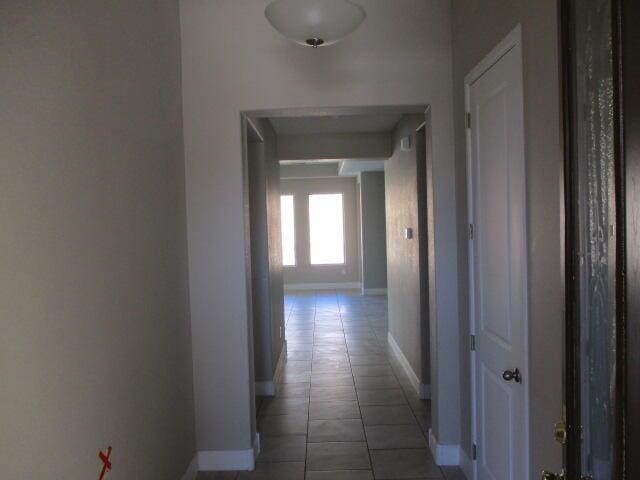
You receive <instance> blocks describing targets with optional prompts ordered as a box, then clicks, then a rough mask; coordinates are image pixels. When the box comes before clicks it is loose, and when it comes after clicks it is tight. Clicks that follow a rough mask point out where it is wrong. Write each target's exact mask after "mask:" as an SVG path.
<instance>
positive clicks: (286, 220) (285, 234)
mask: <svg viewBox="0 0 640 480" xmlns="http://www.w3.org/2000/svg"><path fill="white" fill-rule="evenodd" d="M280 215H281V218H282V265H284V266H285V267H292V266H294V265H295V264H296V227H295V220H294V210H293V195H282V196H281V197H280Z"/></svg>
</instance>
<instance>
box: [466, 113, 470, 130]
mask: <svg viewBox="0 0 640 480" xmlns="http://www.w3.org/2000/svg"><path fill="white" fill-rule="evenodd" d="M464 122H465V125H466V126H467V128H471V112H467V113H466V115H465V117H464Z"/></svg>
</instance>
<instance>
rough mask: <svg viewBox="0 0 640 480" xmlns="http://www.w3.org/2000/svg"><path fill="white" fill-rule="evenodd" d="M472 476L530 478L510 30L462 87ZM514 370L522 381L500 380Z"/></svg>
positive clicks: (514, 35) (519, 167)
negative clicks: (465, 124)
mask: <svg viewBox="0 0 640 480" xmlns="http://www.w3.org/2000/svg"><path fill="white" fill-rule="evenodd" d="M465 88H466V103H467V112H469V125H468V127H470V128H467V183H468V193H469V206H468V207H469V211H468V213H469V222H470V231H471V232H472V234H471V235H470V242H469V297H470V311H469V313H470V327H471V332H472V334H473V335H475V347H476V350H475V352H472V354H471V357H472V358H471V364H472V365H471V368H472V370H471V371H472V377H473V378H472V392H473V405H472V413H473V423H474V425H473V428H472V432H473V439H472V440H473V443H474V444H475V445H477V459H476V462H475V463H474V478H476V479H478V480H526V479H528V478H529V461H528V458H529V441H528V437H529V435H528V432H529V428H528V423H529V412H528V407H529V405H528V404H529V402H528V380H529V378H528V373H529V369H528V362H527V358H528V348H527V338H528V335H527V329H528V327H527V248H526V181H525V180H526V178H525V175H526V170H525V157H524V120H523V91H522V46H521V33H520V28H519V27H518V28H516V29H515V30H514V31H513V32H511V34H509V36H508V37H507V38H506V39H505V40H504V41H503V42H502V43H501V44H500V45H499V46H498V47H496V49H494V51H492V52H491V54H490V55H489V56H487V58H486V59H485V60H483V62H481V63H480V64H479V65H478V66H477V67H476V68H475V69H474V71H472V72H471V73H470V74H469V75H468V76H467V78H466V79H465ZM516 368H517V369H518V371H519V373H520V376H521V380H520V381H519V382H518V381H517V379H515V378H514V379H511V380H510V381H508V380H506V379H505V378H504V377H503V373H504V372H506V371H511V372H514V371H515V369H516Z"/></svg>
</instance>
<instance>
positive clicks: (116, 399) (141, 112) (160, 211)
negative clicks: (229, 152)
mask: <svg viewBox="0 0 640 480" xmlns="http://www.w3.org/2000/svg"><path fill="white" fill-rule="evenodd" d="M178 13H179V12H178V5H177V3H176V2H173V1H156V0H154V1H140V2H120V1H109V0H99V1H98V0H82V1H79V0H78V1H71V0H67V1H58V2H48V1H29V2H25V1H23V0H16V1H13V0H5V1H3V2H0V77H1V78H2V91H3V93H2V108H1V109H0V159H1V161H0V192H1V193H0V195H1V200H0V224H1V225H2V235H0V252H2V254H1V260H0V264H2V269H1V270H0V331H1V332H2V334H1V335H0V379H2V380H0V384H1V385H2V386H1V387H0V465H1V466H2V467H1V470H2V473H1V474H0V476H2V478H3V479H7V480H22V479H26V478H67V479H80V478H96V477H97V474H98V469H99V465H100V463H99V460H98V458H97V455H98V451H99V450H101V449H103V450H104V449H106V447H107V446H109V445H111V446H113V453H112V455H111V457H112V459H113V461H114V467H113V472H112V474H111V477H112V478H114V479H134V478H135V479H149V480H151V479H166V480H176V479H178V478H180V477H181V476H182V474H183V473H184V472H185V470H186V469H187V465H188V464H189V462H190V460H191V458H192V457H193V454H194V452H195V435H194V411H193V386H192V369H191V340H190V328H189V307H188V286H187V276H188V275H187V247H186V235H185V228H186V218H185V190H184V162H183V142H182V120H181V119H182V114H181V86H180V83H181V79H180V77H181V75H180V30H179V23H178ZM111 477H110V478H111Z"/></svg>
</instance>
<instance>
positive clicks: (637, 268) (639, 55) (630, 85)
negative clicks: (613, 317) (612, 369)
mask: <svg viewBox="0 0 640 480" xmlns="http://www.w3.org/2000/svg"><path fill="white" fill-rule="evenodd" d="M619 13H620V15H619V28H620V30H619V31H620V35H619V38H620V42H619V58H620V80H621V81H620V91H621V106H620V113H621V136H620V141H621V146H622V148H621V152H622V158H623V163H624V165H623V169H622V170H623V173H624V177H623V180H624V196H625V197H624V202H625V207H626V212H625V218H624V221H625V226H626V228H625V235H624V246H625V247H626V248H625V254H626V255H625V257H626V263H625V272H624V274H625V288H626V292H625V293H626V295H625V298H624V300H623V301H624V305H625V307H626V308H625V311H626V323H625V327H626V329H625V331H624V338H625V340H626V342H625V345H624V347H625V349H624V353H625V356H624V359H625V360H626V361H625V362H623V363H624V372H623V375H624V376H623V384H624V386H625V392H624V393H625V402H626V403H625V405H624V406H625V407H627V408H626V409H625V414H626V415H625V422H624V427H625V430H624V434H625V435H624V445H623V446H624V452H623V467H624V474H625V475H626V476H625V477H623V478H625V479H628V480H632V479H634V480H635V479H638V478H640V93H639V92H638V89H640V29H639V27H638V21H640V2H638V0H621V8H620V10H619Z"/></svg>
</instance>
